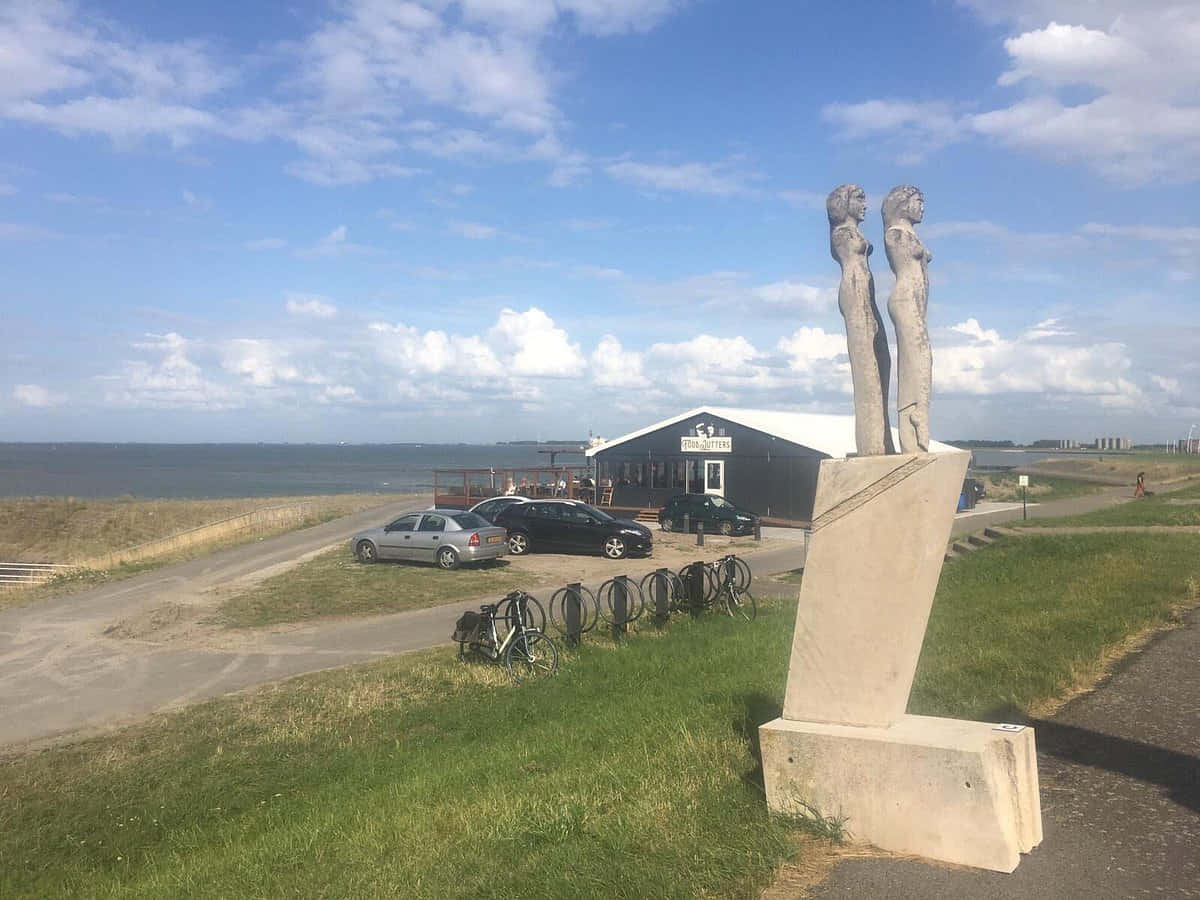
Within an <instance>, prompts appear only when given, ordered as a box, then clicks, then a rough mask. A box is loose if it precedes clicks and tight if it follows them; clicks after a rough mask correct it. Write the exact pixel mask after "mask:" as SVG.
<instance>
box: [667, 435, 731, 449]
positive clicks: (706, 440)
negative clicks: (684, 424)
mask: <svg viewBox="0 0 1200 900" xmlns="http://www.w3.org/2000/svg"><path fill="white" fill-rule="evenodd" d="M679 449H680V450H681V451H682V452H684V453H732V452H733V438H731V437H693V436H689V435H684V436H683V437H681V438H680V439H679Z"/></svg>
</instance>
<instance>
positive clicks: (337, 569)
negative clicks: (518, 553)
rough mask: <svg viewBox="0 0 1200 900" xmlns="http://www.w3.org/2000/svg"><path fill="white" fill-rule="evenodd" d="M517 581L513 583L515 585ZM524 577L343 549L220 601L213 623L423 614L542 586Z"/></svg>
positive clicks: (502, 567) (501, 568) (500, 563)
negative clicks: (372, 558)
mask: <svg viewBox="0 0 1200 900" xmlns="http://www.w3.org/2000/svg"><path fill="white" fill-rule="evenodd" d="M514 579H517V581H514ZM544 581H545V579H544V578H542V579H539V578H538V577H537V576H534V575H531V574H530V573H529V572H521V573H520V574H519V576H514V574H513V569H512V566H511V564H510V563H509V562H508V561H507V560H504V559H500V560H496V561H495V562H494V563H491V564H483V565H470V566H462V567H461V568H458V569H455V570H454V571H453V572H444V571H442V570H441V569H439V568H437V567H436V566H432V565H428V566H425V565H419V564H416V563H393V562H381V563H373V564H370V565H367V564H364V563H360V562H358V561H357V560H356V559H355V558H354V555H353V554H352V553H351V551H350V547H349V545H348V544H347V545H346V546H344V547H338V548H336V549H333V550H328V551H326V552H325V553H322V554H320V555H319V556H316V557H313V558H312V559H310V560H308V561H307V562H304V563H301V564H300V565H298V566H296V567H295V568H294V569H290V570H288V571H287V572H283V573H282V574H279V575H275V576H272V577H271V578H267V579H266V580H264V581H262V582H261V583H259V584H258V585H256V586H255V587H253V588H251V589H250V590H248V591H246V592H245V593H243V594H238V595H237V596H234V597H230V598H229V599H227V600H225V601H224V602H223V603H222V604H221V607H220V609H219V610H218V613H217V616H216V620H217V621H219V622H221V623H223V624H226V625H229V626H230V627H237V628H245V627H253V626H256V625H276V624H279V623H281V622H303V621H307V620H309V619H318V618H324V617H330V616H352V615H359V616H361V615H373V614H382V613H393V612H403V611H404V610H407V609H425V608H427V607H430V606H438V605H440V604H442V603H453V602H454V601H456V600H468V599H470V598H472V597H482V596H485V595H487V594H494V595H496V596H497V597H502V596H504V595H505V594H507V593H508V592H509V591H510V590H513V589H514V587H516V586H518V582H519V586H520V587H521V588H522V589H525V590H527V589H529V588H531V587H535V586H536V585H537V584H539V583H542V582H544Z"/></svg>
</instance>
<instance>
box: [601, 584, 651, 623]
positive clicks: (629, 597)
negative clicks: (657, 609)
mask: <svg viewBox="0 0 1200 900" xmlns="http://www.w3.org/2000/svg"><path fill="white" fill-rule="evenodd" d="M625 587H626V590H625V616H624V618H620V617H618V616H617V603H616V596H617V579H615V578H610V579H608V581H606V582H604V584H602V585H600V590H598V591H596V603H597V605H598V606H599V607H600V617H601V618H602V619H604V621H605V622H607V623H608V624H609V625H628V624H629V623H630V622H633V621H635V620H636V619H637V618H638V616H640V615H641V614H642V610H643V609H644V608H645V605H646V602H645V600H644V599H643V597H642V591H641V589H640V588H639V587H638V583H637V582H636V581H626V582H625ZM606 610H607V612H606Z"/></svg>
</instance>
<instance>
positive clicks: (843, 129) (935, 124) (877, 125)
mask: <svg viewBox="0 0 1200 900" xmlns="http://www.w3.org/2000/svg"><path fill="white" fill-rule="evenodd" d="M821 118H822V119H824V120H825V121H826V122H829V123H831V124H832V125H834V126H835V127H836V128H837V129H838V130H837V133H836V137H837V138H838V139H839V140H845V141H853V140H862V139H871V138H877V137H879V136H891V137H892V138H893V142H894V143H895V144H896V145H898V146H899V147H900V148H901V150H900V155H899V156H898V157H897V162H899V163H901V164H912V163H916V162H920V161H921V160H922V159H924V157H925V156H926V155H927V154H928V153H931V152H933V151H935V150H939V149H941V148H942V147H945V146H946V145H947V144H950V143H953V142H954V141H957V140H959V139H960V138H961V137H962V134H963V126H962V122H961V121H960V118H959V117H958V116H957V115H956V114H955V113H954V111H953V110H952V109H951V107H950V105H949V104H947V103H941V102H936V101H932V102H921V103H918V102H914V101H910V100H866V101H864V102H862V103H830V104H828V105H826V106H825V107H824V108H823V109H822V110H821Z"/></svg>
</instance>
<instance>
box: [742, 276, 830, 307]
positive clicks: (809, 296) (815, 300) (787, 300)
mask: <svg viewBox="0 0 1200 900" xmlns="http://www.w3.org/2000/svg"><path fill="white" fill-rule="evenodd" d="M754 295H755V296H756V297H758V298H759V299H760V300H762V301H763V302H764V303H767V304H769V305H771V306H776V307H781V308H784V309H787V310H790V311H791V312H809V313H823V312H828V311H829V310H831V309H833V308H834V306H835V305H836V304H837V290H836V289H835V288H831V287H824V288H822V287H817V286H815V285H811V284H805V283H804V282H801V281H776V282H773V283H771V284H764V285H761V286H759V287H757V288H755V289H754Z"/></svg>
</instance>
